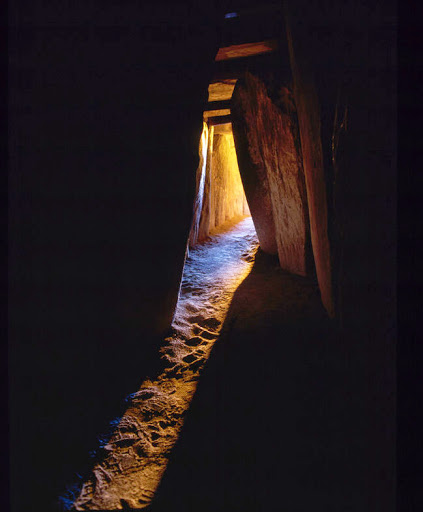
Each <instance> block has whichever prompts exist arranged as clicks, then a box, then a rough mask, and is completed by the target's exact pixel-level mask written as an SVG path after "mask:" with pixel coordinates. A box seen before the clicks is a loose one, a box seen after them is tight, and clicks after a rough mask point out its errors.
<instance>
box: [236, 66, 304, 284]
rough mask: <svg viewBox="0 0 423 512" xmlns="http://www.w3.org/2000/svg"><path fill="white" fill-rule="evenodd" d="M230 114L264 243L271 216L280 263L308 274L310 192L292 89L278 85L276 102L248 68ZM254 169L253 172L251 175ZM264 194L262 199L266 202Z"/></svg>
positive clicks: (268, 242)
mask: <svg viewBox="0 0 423 512" xmlns="http://www.w3.org/2000/svg"><path fill="white" fill-rule="evenodd" d="M232 116H233V125H234V134H235V140H236V141H237V152H238V155H239V159H240V161H241V162H246V163H247V166H246V168H244V167H242V166H241V174H242V176H243V179H244V180H245V181H246V182H247V183H253V185H252V186H251V185H250V186H249V187H246V188H247V189H248V190H249V191H250V197H251V201H252V203H251V209H252V215H253V219H254V222H255V223H257V226H258V228H257V229H258V236H259V239H260V232H262V229H260V227H261V226H263V227H264V228H265V229H266V231H265V232H264V235H262V236H263V242H264V248H267V247H269V246H270V248H271V247H272V223H271V219H272V218H273V222H274V233H275V239H276V246H277V252H278V256H279V262H280V264H281V267H282V268H284V269H286V270H288V271H290V272H293V273H295V274H299V275H307V274H308V273H309V272H310V254H309V220H308V207H307V194H306V189H305V182H304V173H303V166H302V155H301V147H300V141H299V134H298V126H297V118H296V111H295V106H294V102H293V98H292V93H291V92H290V90H289V89H288V88H287V87H283V86H280V88H279V94H278V98H277V103H276V102H275V101H274V100H272V99H271V98H270V97H269V94H268V91H267V89H266V86H265V84H264V83H263V81H262V80H260V79H259V78H258V77H256V76H253V75H252V74H250V73H246V74H245V77H243V78H242V79H240V80H239V81H238V83H237V85H236V87H235V92H234V96H233V105H232ZM245 152H247V154H245ZM264 172H265V176H264V175H263V174H264ZM250 174H253V175H254V178H253V179H251V178H250ZM244 176H245V177H244ZM258 181H261V185H260V187H259V190H258V191H257V189H256V188H255V186H254V184H255V183H257V182H258ZM260 199H264V201H263V203H262V204H259V201H260ZM270 208H271V213H270V211H269V210H270ZM260 241H261V239H260ZM269 252H271V250H270V251H269Z"/></svg>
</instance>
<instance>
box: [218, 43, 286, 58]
mask: <svg viewBox="0 0 423 512" xmlns="http://www.w3.org/2000/svg"><path fill="white" fill-rule="evenodd" d="M277 47H278V42H277V40H276V39H267V40H266V41H256V42H253V43H243V44H234V45H232V46H225V47H223V48H219V51H218V52H217V55H216V57H215V61H216V62H219V61H222V60H230V59H240V58H241V59H242V58H246V57H252V56H254V55H263V54H265V53H270V52H273V51H275V50H276V49H277Z"/></svg>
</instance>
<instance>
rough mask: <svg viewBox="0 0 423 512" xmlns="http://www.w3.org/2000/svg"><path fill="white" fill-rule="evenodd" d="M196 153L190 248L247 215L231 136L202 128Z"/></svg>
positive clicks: (212, 129)
mask: <svg viewBox="0 0 423 512" xmlns="http://www.w3.org/2000/svg"><path fill="white" fill-rule="evenodd" d="M206 132H207V134H208V136H206V135H205V134H206ZM205 144H208V145H207V147H205ZM206 149H207V151H206ZM199 152H200V161H199V166H198V168H197V194H196V200H195V202H194V212H193V222H192V227H191V232H190V237H189V243H190V246H191V247H192V246H194V245H195V244H196V243H197V242H201V241H203V240H205V239H206V238H207V237H208V236H209V234H210V232H211V231H212V230H213V229H216V228H219V227H220V226H221V225H222V224H224V223H225V222H228V221H231V220H232V219H235V218H237V217H241V216H243V215H249V214H250V210H249V208H248V203H247V199H246V197H245V193H244V187H243V184H242V181H241V176H240V174H239V168H238V161H237V155H236V152H235V143H234V138H233V135H232V132H231V131H225V133H215V130H214V127H213V126H211V127H210V129H209V130H208V129H207V126H206V125H205V128H204V130H203V136H202V139H201V142H200V148H199ZM206 153H207V159H206V160H204V156H205V155H206ZM200 209H201V215H199V211H200Z"/></svg>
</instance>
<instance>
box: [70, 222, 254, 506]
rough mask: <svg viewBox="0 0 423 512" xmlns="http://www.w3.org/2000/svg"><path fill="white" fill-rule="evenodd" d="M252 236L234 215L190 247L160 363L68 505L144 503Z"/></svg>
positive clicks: (247, 266)
mask: <svg viewBox="0 0 423 512" xmlns="http://www.w3.org/2000/svg"><path fill="white" fill-rule="evenodd" d="M257 248H258V241H257V237H256V233H255V230H254V225H253V222H252V219H251V217H246V218H242V219H237V222H232V223H229V224H227V225H225V226H223V227H222V228H220V230H219V231H216V232H214V233H212V236H211V237H210V239H209V240H208V241H207V242H205V243H203V244H201V245H198V246H196V247H195V248H194V249H191V250H190V252H189V256H188V258H187V261H186V263H185V268H184V274H183V280H182V286H181V292H180V297H179V301H178V305H177V309H176V313H175V318H174V322H173V325H172V335H171V336H170V337H168V338H166V339H165V340H164V343H163V347H162V348H161V354H162V361H163V367H162V371H161V372H159V375H157V376H155V377H154V376H153V377H152V378H151V380H146V381H145V382H144V383H143V384H142V386H141V388H140V389H139V391H137V392H135V393H134V394H133V395H131V397H130V400H129V402H130V403H129V405H128V409H127V411H126V412H125V414H124V415H123V417H122V418H121V420H120V422H119V424H118V425H117V426H116V429H115V431H114V433H113V435H112V437H111V438H110V439H109V440H108V442H107V444H105V445H104V446H103V450H104V452H105V453H106V456H105V457H104V458H103V460H101V461H100V462H99V463H97V465H96V466H95V467H94V470H93V472H92V475H91V477H90V478H89V479H88V480H87V481H86V482H85V483H84V485H83V487H82V490H81V493H80V495H79V496H78V498H77V499H76V501H75V502H74V504H73V507H74V509H76V510H116V509H123V508H128V507H130V508H134V509H137V508H138V509H140V508H144V507H146V506H148V505H149V503H150V502H151V500H152V499H153V497H154V493H155V491H156V489H157V486H158V484H159V482H160V480H161V478H162V476H163V473H164V471H165V469H166V466H167V463H168V458H169V454H170V452H171V450H172V447H173V445H174V443H175V441H176V440H177V438H178V434H179V432H180V429H181V427H182V425H183V421H184V415H185V413H186V411H187V410H188V408H189V405H190V402H191V399H192V397H193V395H194V393H195V390H196V386H197V382H198V379H199V378H200V376H201V370H202V368H203V366H204V364H205V362H206V361H207V359H208V357H209V355H210V352H211V349H212V347H213V344H214V343H215V341H216V340H217V338H218V336H219V333H220V329H221V327H222V324H223V322H224V320H225V316H226V314H227V312H228V309H229V306H230V304H231V300H232V297H233V295H234V293H235V291H236V290H237V288H238V286H239V285H240V283H241V282H242V281H243V280H244V279H245V277H246V276H247V275H248V273H249V272H250V270H251V267H252V265H253V262H254V255H255V252H256V250H257Z"/></svg>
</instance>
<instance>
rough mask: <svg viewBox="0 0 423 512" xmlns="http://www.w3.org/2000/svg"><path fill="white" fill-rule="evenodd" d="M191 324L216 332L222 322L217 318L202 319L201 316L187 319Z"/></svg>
mask: <svg viewBox="0 0 423 512" xmlns="http://www.w3.org/2000/svg"><path fill="white" fill-rule="evenodd" d="M188 320H189V321H190V322H192V323H193V324H197V325H198V326H199V327H203V328H204V327H206V328H208V329H214V330H216V329H217V328H218V327H219V326H220V324H221V323H222V322H220V320H218V319H217V318H214V317H212V318H203V317H202V316H199V315H197V316H192V317H190V318H189V319H188Z"/></svg>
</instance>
